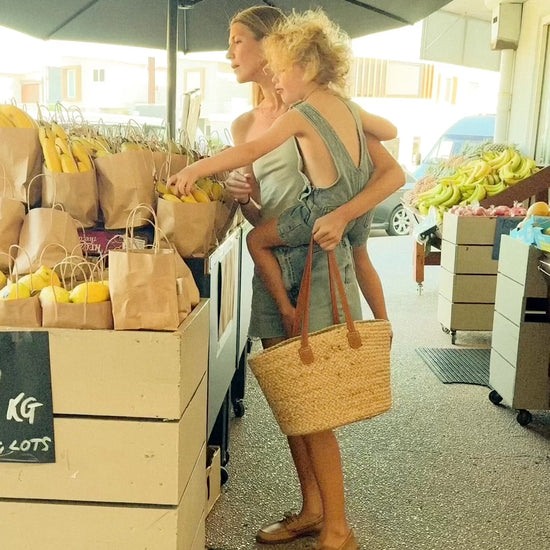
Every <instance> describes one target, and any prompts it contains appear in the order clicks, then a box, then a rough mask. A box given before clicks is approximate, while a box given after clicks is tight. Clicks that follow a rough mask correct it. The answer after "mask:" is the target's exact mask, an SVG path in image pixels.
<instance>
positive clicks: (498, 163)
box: [488, 147, 512, 170]
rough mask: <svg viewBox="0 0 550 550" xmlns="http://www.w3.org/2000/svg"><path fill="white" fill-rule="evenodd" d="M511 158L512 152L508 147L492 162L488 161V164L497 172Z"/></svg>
mask: <svg viewBox="0 0 550 550" xmlns="http://www.w3.org/2000/svg"><path fill="white" fill-rule="evenodd" d="M511 156H512V150H511V149H510V147H506V149H504V151H502V153H500V154H499V155H498V156H497V157H495V158H494V159H493V160H490V161H488V163H489V165H490V166H491V167H492V168H493V170H498V169H500V168H502V166H504V165H505V164H506V163H508V162H509V161H510V158H511Z"/></svg>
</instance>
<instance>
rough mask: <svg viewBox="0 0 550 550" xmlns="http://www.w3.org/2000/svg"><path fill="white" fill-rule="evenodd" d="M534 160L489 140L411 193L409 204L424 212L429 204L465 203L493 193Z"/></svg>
mask: <svg viewBox="0 0 550 550" xmlns="http://www.w3.org/2000/svg"><path fill="white" fill-rule="evenodd" d="M537 170H538V168H537V167H536V165H535V161H534V160H533V159H531V158H528V157H524V156H523V155H521V153H519V151H517V149H516V148H515V147H513V146H509V145H499V144H491V145H489V146H484V148H483V149H482V150H481V151H479V152H478V153H477V154H476V155H474V156H473V157H470V158H465V159H464V162H463V163H462V164H460V165H459V166H457V167H456V170H455V171H454V173H453V174H452V175H448V176H445V177H440V178H438V180H437V183H436V184H435V185H434V186H433V187H432V188H431V189H428V190H427V191H424V192H422V193H417V194H416V195H413V196H414V201H413V202H412V206H414V207H415V208H417V209H418V211H419V212H420V213H421V214H422V215H426V214H427V212H428V210H429V208H430V207H431V206H434V207H436V208H437V209H438V210H439V211H444V210H447V209H448V208H450V207H451V206H454V205H456V204H458V205H460V206H466V205H469V204H473V203H475V202H476V201H477V202H480V201H482V200H483V199H485V198H486V197H494V196H495V195H498V194H499V193H502V192H503V191H504V190H506V189H507V188H508V187H509V186H511V185H514V184H515V183H517V182H518V181H521V180H523V179H525V178H527V177H529V176H531V175H532V174H534V173H535V172H537Z"/></svg>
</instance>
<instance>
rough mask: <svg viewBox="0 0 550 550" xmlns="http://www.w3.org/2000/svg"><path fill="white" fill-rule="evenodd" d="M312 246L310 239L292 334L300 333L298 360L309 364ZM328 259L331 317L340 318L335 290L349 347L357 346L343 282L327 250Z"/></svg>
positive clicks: (332, 253)
mask: <svg viewBox="0 0 550 550" xmlns="http://www.w3.org/2000/svg"><path fill="white" fill-rule="evenodd" d="M313 246H314V241H313V239H312V240H311V242H310V244H309V249H308V254H307V258H306V263H305V266H304V274H303V276H302V283H301V285H300V292H299V293H298V300H297V303H296V317H295V319H294V326H293V330H292V332H293V334H294V336H298V334H301V340H302V342H301V346H300V349H299V354H300V360H301V361H302V363H304V364H310V363H312V362H313V359H314V358H313V351H312V349H311V347H310V345H309V311H310V302H311V269H312V265H313ZM327 260H328V273H329V282H330V298H331V303H332V319H333V323H334V324H335V325H336V324H339V321H340V318H339V315H338V304H337V301H336V291H338V294H339V296H340V302H341V303H342V309H343V311H344V317H345V320H346V325H347V329H348V334H347V338H348V343H349V345H350V347H351V348H358V347H360V346H361V336H360V334H359V332H357V329H356V328H355V323H354V321H353V318H352V316H351V310H350V308H349V303H348V300H347V297H346V291H345V289H344V283H343V282H342V277H341V275H340V270H339V268H338V263H337V262H336V257H335V256H334V251H332V250H329V251H327Z"/></svg>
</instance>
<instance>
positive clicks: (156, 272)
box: [109, 205, 179, 330]
mask: <svg viewBox="0 0 550 550" xmlns="http://www.w3.org/2000/svg"><path fill="white" fill-rule="evenodd" d="M143 209H145V210H147V211H148V214H149V215H150V216H151V217H152V219H153V221H154V227H155V236H154V242H153V245H152V246H151V248H146V249H137V248H135V247H133V245H132V243H133V242H134V237H133V231H132V228H133V227H135V225H134V224H135V223H136V220H135V219H134V218H135V217H137V214H138V212H139V210H143ZM125 243H126V244H127V247H128V248H126V249H125V250H110V251H109V290H110V293H111V302H112V306H113V318H114V328H115V330H127V329H131V330H138V329H145V330H176V329H177V327H178V326H179V315H178V298H177V288H176V258H175V256H176V255H175V251H174V249H172V248H161V247H160V231H159V228H158V224H157V220H156V215H155V212H154V210H153V209H152V208H150V207H149V206H147V205H139V206H138V207H136V208H135V209H134V210H133V211H132V212H131V213H130V215H129V217H128V221H127V224H126V239H125Z"/></svg>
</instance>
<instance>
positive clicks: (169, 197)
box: [162, 193, 182, 202]
mask: <svg viewBox="0 0 550 550" xmlns="http://www.w3.org/2000/svg"><path fill="white" fill-rule="evenodd" d="M162 198H163V199H164V200H165V201H169V202H182V201H181V200H180V199H179V198H178V197H176V195H172V194H171V193H164V194H163V195H162Z"/></svg>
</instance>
